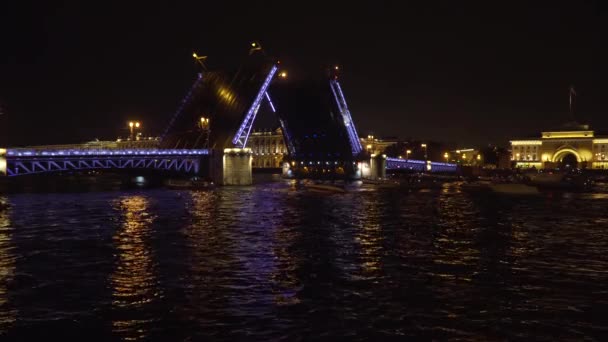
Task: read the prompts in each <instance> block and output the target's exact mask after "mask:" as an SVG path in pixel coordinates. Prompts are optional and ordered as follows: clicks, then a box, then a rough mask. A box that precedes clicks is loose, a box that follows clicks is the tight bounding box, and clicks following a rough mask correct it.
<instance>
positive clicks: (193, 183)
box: [165, 178, 213, 190]
mask: <svg viewBox="0 0 608 342" xmlns="http://www.w3.org/2000/svg"><path fill="white" fill-rule="evenodd" d="M165 186H166V187H167V188H169V189H174V190H196V189H209V188H212V187H213V182H208V181H205V180H202V179H198V178H193V179H168V180H167V181H165Z"/></svg>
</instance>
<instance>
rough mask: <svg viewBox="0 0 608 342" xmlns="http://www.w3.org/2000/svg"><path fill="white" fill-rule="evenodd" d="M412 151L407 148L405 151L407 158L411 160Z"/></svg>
mask: <svg viewBox="0 0 608 342" xmlns="http://www.w3.org/2000/svg"><path fill="white" fill-rule="evenodd" d="M410 153H412V150H407V151H405V159H406V160H409V159H410Z"/></svg>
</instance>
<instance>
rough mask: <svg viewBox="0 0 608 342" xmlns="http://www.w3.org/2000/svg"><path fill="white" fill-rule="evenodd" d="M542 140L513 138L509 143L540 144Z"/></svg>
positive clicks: (515, 144)
mask: <svg viewBox="0 0 608 342" xmlns="http://www.w3.org/2000/svg"><path fill="white" fill-rule="evenodd" d="M542 144H543V142H542V141H540V140H513V141H511V145H513V146H519V145H524V146H525V145H542Z"/></svg>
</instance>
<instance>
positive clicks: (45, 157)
mask: <svg viewBox="0 0 608 342" xmlns="http://www.w3.org/2000/svg"><path fill="white" fill-rule="evenodd" d="M135 145H137V144H135ZM118 146H120V145H116V144H108V143H106V142H97V143H95V144H90V143H87V144H75V145H50V146H34V147H29V148H10V149H0V174H4V175H6V176H11V177H12V176H22V175H30V174H37V173H46V172H62V171H79V170H93V169H156V170H165V171H173V172H178V173H183V174H193V175H197V174H201V173H202V172H204V171H205V170H201V159H202V158H204V157H207V156H208V155H209V154H210V153H211V151H209V150H208V149H160V148H156V147H151V148H143V147H139V148H125V147H124V146H120V147H118ZM384 167H385V168H386V170H411V171H417V172H448V173H453V172H456V170H457V165H456V164H449V163H440V162H430V161H423V160H414V159H397V158H390V157H389V158H386V164H385V166H384Z"/></svg>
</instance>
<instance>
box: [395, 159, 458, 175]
mask: <svg viewBox="0 0 608 342" xmlns="http://www.w3.org/2000/svg"><path fill="white" fill-rule="evenodd" d="M429 166H430V168H429ZM386 168H387V169H388V170H391V169H392V170H395V169H403V170H413V171H420V172H423V171H430V172H456V170H457V165H456V164H449V163H439V162H425V161H424V160H415V159H400V158H386Z"/></svg>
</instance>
